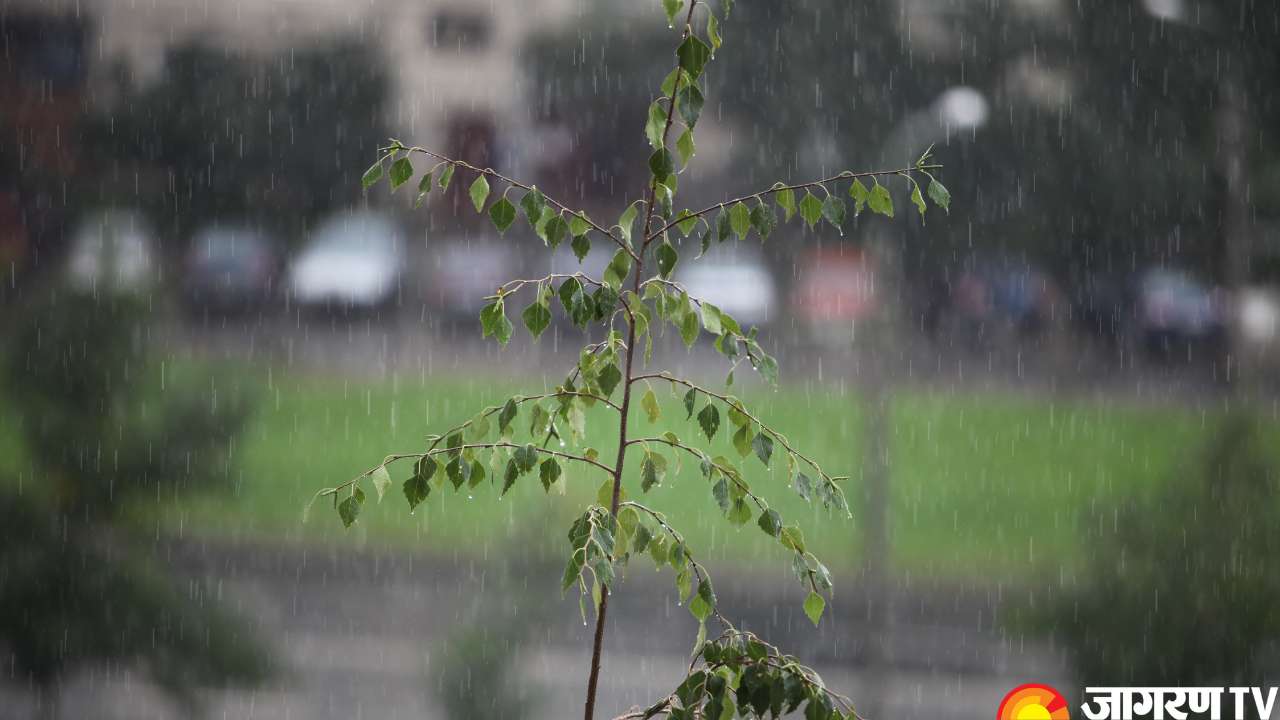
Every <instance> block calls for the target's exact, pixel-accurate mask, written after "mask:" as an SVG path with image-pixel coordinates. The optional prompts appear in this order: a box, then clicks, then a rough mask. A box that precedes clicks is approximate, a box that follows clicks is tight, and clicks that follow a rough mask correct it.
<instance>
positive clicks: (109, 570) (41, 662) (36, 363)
mask: <svg viewBox="0 0 1280 720" xmlns="http://www.w3.org/2000/svg"><path fill="white" fill-rule="evenodd" d="M145 310H146V305H145V301H144V300H142V299H141V298H137V297H132V296H106V295H103V296H97V297H94V296H89V295H83V294H78V293H74V292H72V293H67V294H61V293H59V294H56V295H54V296H53V297H52V299H51V300H49V301H48V302H46V303H44V304H43V305H41V306H38V307H36V308H34V309H33V310H32V311H31V312H29V313H27V314H26V315H25V316H24V317H22V318H21V319H20V321H19V326H18V328H17V329H16V331H15V332H14V333H13V335H12V336H11V337H9V338H8V343H7V345H8V349H9V352H8V357H7V360H6V362H5V367H4V381H5V385H6V397H7V398H9V399H10V400H11V402H12V403H13V404H14V406H15V407H16V410H17V416H18V417H20V418H22V422H21V427H20V432H21V435H22V437H23V438H24V440H25V446H26V459H27V462H28V464H29V465H30V467H31V468H32V474H31V479H28V480H26V481H25V482H23V483H21V484H19V483H18V482H17V481H16V480H14V479H9V478H5V479H0V508H3V514H4V519H3V522H0V645H3V646H5V647H6V648H7V650H8V651H9V652H10V653H12V655H11V656H10V657H11V658H12V662H13V664H14V665H15V667H16V671H17V673H19V674H20V676H22V677H24V678H26V679H29V680H30V682H31V683H32V684H33V685H35V686H36V687H38V688H40V689H41V696H42V702H43V704H44V706H45V708H46V709H47V711H48V714H47V716H48V717H56V712H57V710H56V704H55V703H53V702H52V700H53V695H51V694H50V692H49V691H50V690H51V689H52V686H53V685H54V683H56V682H57V681H58V680H60V679H61V678H63V677H65V676H67V675H68V674H69V673H71V672H73V671H74V670H76V669H77V668H79V667H80V666H83V665H87V664H92V663H103V662H120V663H125V664H138V665H139V666H141V667H142V668H143V669H144V670H145V671H146V672H147V673H148V675H149V676H150V677H151V678H152V679H153V680H154V681H155V682H156V683H157V684H158V685H159V686H160V687H161V688H163V689H165V690H166V691H168V692H169V693H170V694H171V695H173V697H175V698H176V699H178V700H180V701H182V702H183V703H185V704H187V705H188V706H189V707H190V706H192V705H194V703H195V701H196V696H195V695H194V693H193V692H192V691H193V690H194V688H195V686H196V685H197V684H203V683H223V682H256V681H260V680H262V679H264V678H265V677H266V675H267V673H268V670H269V667H268V661H267V656H266V654H265V652H264V650H263V648H262V647H261V645H260V643H259V642H258V640H257V639H256V638H254V637H253V636H251V635H250V634H249V633H248V632H247V631H245V630H242V629H240V628H239V626H238V624H237V623H235V622H233V621H232V619H231V618H230V617H229V616H227V615H226V614H224V613H223V612H222V611H221V610H220V609H219V608H218V607H217V606H216V604H215V603H213V602H211V601H210V599H209V598H208V597H207V596H206V595H205V593H203V592H200V591H198V590H197V589H196V586H194V585H188V586H187V587H186V588H185V589H180V587H179V585H178V584H176V583H174V582H173V581H171V580H170V579H168V578H166V577H165V576H164V574H163V573H162V572H161V571H160V569H159V568H158V567H157V566H156V565H155V564H154V563H153V562H151V561H150V560H148V559H147V558H146V553H145V550H144V548H143V547H142V546H140V545H139V544H138V543H137V541H136V539H135V538H134V537H133V536H132V533H131V532H130V527H129V525H128V524H127V523H126V522H123V521H122V520H121V518H122V513H123V512H124V511H125V510H128V509H129V508H130V507H133V506H135V503H136V501H137V500H139V499H145V498H159V497H164V496H169V495H172V494H175V493H180V492H182V491H183V490H185V489H188V488H191V487H195V486H197V485H200V484H208V483H212V482H219V481H223V482H225V481H226V479H227V478H228V477H229V474H228V473H227V472H226V467H227V453H228V449H229V447H230V446H231V444H232V443H233V440H234V437H235V435H236V434H237V433H238V431H239V429H240V427H241V426H242V425H243V423H244V420H245V419H246V417H247V414H248V413H247V411H248V404H247V401H246V398H247V396H248V393H249V392H250V389H249V388H242V392H236V391H235V390H236V388H235V385H233V384H232V383H221V384H220V383H218V382H216V381H214V382H212V383H211V384H210V385H209V386H208V387H198V386H192V385H191V384H189V383H184V382H175V381H174V379H173V378H172V377H166V374H165V373H164V372H163V371H161V370H159V369H158V368H157V366H156V363H154V362H153V361H152V359H151V357H150V353H149V352H148V350H149V343H148V329H147V327H146V326H145V325H144V324H143V323H142V318H143V317H144V315H143V312H144V311H145ZM203 378H207V376H202V379H203ZM131 501H133V502H131Z"/></svg>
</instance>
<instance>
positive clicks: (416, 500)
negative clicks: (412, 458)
mask: <svg viewBox="0 0 1280 720" xmlns="http://www.w3.org/2000/svg"><path fill="white" fill-rule="evenodd" d="M425 459H427V460H430V458H425ZM431 464H432V465H435V462H434V461H433V462H432V463H431ZM432 472H435V470H434V469H433V470H432ZM429 480H430V475H423V474H422V473H420V472H415V473H414V474H413V476H412V477H410V478H409V479H408V480H405V481H404V497H405V499H406V500H408V501H409V511H410V512H413V509H414V508H416V507H418V506H419V505H421V504H422V502H423V501H424V500H426V499H427V496H428V495H430V494H431V483H430V482H429Z"/></svg>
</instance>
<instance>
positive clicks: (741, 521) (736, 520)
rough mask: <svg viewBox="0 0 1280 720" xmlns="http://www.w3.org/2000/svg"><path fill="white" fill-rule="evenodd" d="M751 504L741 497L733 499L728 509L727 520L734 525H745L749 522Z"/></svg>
mask: <svg viewBox="0 0 1280 720" xmlns="http://www.w3.org/2000/svg"><path fill="white" fill-rule="evenodd" d="M751 517H752V515H751V506H750V505H748V504H747V501H746V500H745V499H743V498H738V499H737V500H734V501H733V508H732V509H730V510H729V522H731V523H733V524H734V525H739V526H741V525H746V524H747V523H749V522H751Z"/></svg>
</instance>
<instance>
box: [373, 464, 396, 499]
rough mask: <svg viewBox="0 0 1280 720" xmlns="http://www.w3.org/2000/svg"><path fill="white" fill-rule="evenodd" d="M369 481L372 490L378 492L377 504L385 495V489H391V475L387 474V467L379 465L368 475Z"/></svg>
mask: <svg viewBox="0 0 1280 720" xmlns="http://www.w3.org/2000/svg"><path fill="white" fill-rule="evenodd" d="M369 479H370V480H372V481H373V489H374V490H376V491H377V492H378V502H382V496H383V495H385V494H386V492H387V488H389V487H391V473H389V472H387V466H386V465H379V466H378V467H377V469H375V470H374V471H373V472H371V473H369Z"/></svg>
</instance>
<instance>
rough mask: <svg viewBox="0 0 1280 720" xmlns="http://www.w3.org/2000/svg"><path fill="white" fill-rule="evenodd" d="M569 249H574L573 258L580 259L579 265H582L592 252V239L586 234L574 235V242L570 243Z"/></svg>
mask: <svg viewBox="0 0 1280 720" xmlns="http://www.w3.org/2000/svg"><path fill="white" fill-rule="evenodd" d="M569 247H571V248H573V256H574V257H576V258H578V263H579V264H581V263H582V259H583V258H585V257H586V256H587V253H589V252H591V239H590V238H588V237H587V235H586V233H583V234H581V235H574V236H573V242H571V243H569Z"/></svg>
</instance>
